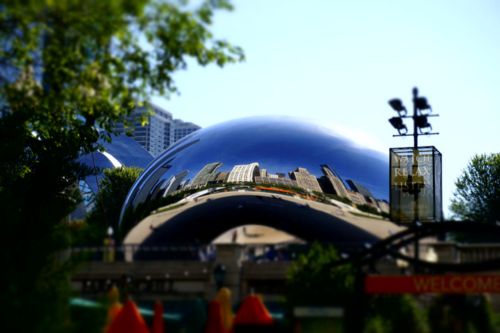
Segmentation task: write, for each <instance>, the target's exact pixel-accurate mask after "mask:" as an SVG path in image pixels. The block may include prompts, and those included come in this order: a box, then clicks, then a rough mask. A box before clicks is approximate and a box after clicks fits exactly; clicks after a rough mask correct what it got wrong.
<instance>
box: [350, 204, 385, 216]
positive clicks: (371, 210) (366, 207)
mask: <svg viewBox="0 0 500 333" xmlns="http://www.w3.org/2000/svg"><path fill="white" fill-rule="evenodd" d="M356 207H358V209H359V210H360V211H363V212H366V213H370V214H375V215H381V214H380V212H379V211H378V210H377V208H375V207H373V206H370V205H367V204H363V205H356Z"/></svg>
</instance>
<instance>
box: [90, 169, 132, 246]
mask: <svg viewBox="0 0 500 333" xmlns="http://www.w3.org/2000/svg"><path fill="white" fill-rule="evenodd" d="M141 172H142V169H141V168H133V167H120V168H112V169H105V170H104V178H103V179H102V180H101V181H100V183H99V187H100V189H99V192H98V193H97V195H96V197H95V203H94V208H93V209H92V211H91V212H90V214H89V216H88V217H87V224H88V226H89V228H88V229H87V232H88V236H89V239H87V242H88V241H90V242H91V243H94V244H95V243H97V245H101V243H102V240H103V238H104V237H105V235H106V229H107V228H108V227H112V228H113V230H114V231H115V232H116V233H118V232H119V231H120V228H119V225H118V222H119V219H120V212H121V209H122V206H123V203H124V202H125V198H126V197H127V194H128V192H129V190H130V188H131V187H132V185H133V184H134V182H135V180H136V179H137V178H138V177H139V175H140V174H141ZM124 232H126V231H124ZM120 236H124V235H118V239H121V237H120Z"/></svg>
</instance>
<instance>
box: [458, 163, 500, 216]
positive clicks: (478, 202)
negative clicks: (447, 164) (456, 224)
mask: <svg viewBox="0 0 500 333" xmlns="http://www.w3.org/2000/svg"><path fill="white" fill-rule="evenodd" d="M455 186H456V190H455V192H454V197H453V199H452V201H451V207H450V209H451V210H452V211H453V213H454V214H455V217H457V218H460V219H464V220H471V221H477V222H488V223H496V222H498V221H500V153H497V154H490V155H484V154H483V155H476V156H474V157H473V158H472V160H471V161H470V162H469V164H468V165H467V168H466V169H465V170H464V171H463V173H462V175H461V176H460V177H458V179H457V181H456V182H455Z"/></svg>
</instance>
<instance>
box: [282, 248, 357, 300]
mask: <svg viewBox="0 0 500 333" xmlns="http://www.w3.org/2000/svg"><path fill="white" fill-rule="evenodd" d="M338 260H339V256H338V254H337V251H336V250H335V248H333V246H331V245H321V244H320V243H314V244H312V246H311V249H310V250H309V251H308V252H307V253H305V254H301V255H300V256H299V257H298V258H297V260H295V261H294V262H293V264H292V266H291V267H290V270H289V272H288V276H287V290H288V292H287V298H288V301H289V302H290V303H291V304H292V305H293V306H295V305H332V304H338V305H345V304H348V303H349V300H350V299H351V297H352V295H353V293H354V273H353V270H352V268H351V267H350V266H349V265H344V266H341V267H338V268H335V269H332V268H331V267H332V264H333V263H334V262H336V261H338Z"/></svg>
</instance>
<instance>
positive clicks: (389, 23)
mask: <svg viewBox="0 0 500 333" xmlns="http://www.w3.org/2000/svg"><path fill="white" fill-rule="evenodd" d="M233 3H234V5H235V10H234V11H233V12H230V13H218V14H217V15H216V17H215V20H214V21H215V22H214V26H213V32H214V34H215V36H217V37H219V38H225V39H228V40H229V41H231V42H232V43H234V44H237V45H240V46H242V47H243V48H244V50H245V54H246V57H247V59H246V61H245V62H244V63H241V64H236V65H230V66H227V67H225V68H223V69H220V68H218V67H216V66H210V67H207V68H201V67H199V66H196V65H191V66H189V67H188V70H186V71H182V72H179V73H177V74H176V75H175V79H176V82H177V85H178V87H179V89H180V91H181V93H180V95H175V96H171V97H170V98H169V99H166V98H163V97H156V98H154V102H155V103H157V104H159V105H160V106H163V107H164V108H166V109H167V110H169V111H171V112H172V113H173V114H174V116H175V117H178V118H181V119H183V120H187V121H193V122H195V123H198V124H199V125H201V126H203V127H206V126H210V125H213V124H216V123H219V122H223V121H226V120H229V119H235V118H242V117H246V116H254V115H288V116H297V117H302V118H307V119H310V120H312V121H317V122H321V123H322V124H324V125H327V126H329V127H332V128H334V129H336V130H337V131H340V132H342V133H344V134H347V135H350V136H351V137H355V138H356V140H357V141H359V142H361V143H364V144H366V145H370V146H372V147H374V148H376V149H379V150H382V151H385V152H388V149H389V147H402V146H411V145H412V144H413V141H412V139H411V138H393V137H392V134H394V130H393V129H392V127H391V126H390V124H389V123H388V122H387V119H388V118H390V117H392V116H394V115H395V113H394V112H393V111H392V110H391V108H390V107H389V106H388V105H387V100H389V99H390V98H393V97H399V98H401V99H402V100H403V101H404V102H405V104H406V106H407V107H408V108H409V107H410V106H411V89H412V88H413V87H414V86H417V87H419V89H420V92H421V95H423V96H426V97H427V99H428V101H429V103H430V104H431V105H432V108H433V110H434V112H435V113H438V114H439V115H440V117H439V118H430V121H431V124H432V125H433V128H434V130H436V131H439V132H440V135H439V136H430V137H421V139H420V143H421V144H422V145H434V146H436V147H437V148H438V149H439V150H440V151H441V153H442V154H443V196H444V209H445V212H446V213H448V209H447V208H448V205H449V200H450V198H451V196H452V192H453V190H454V181H455V179H456V178H457V177H458V176H459V175H460V173H461V171H462V170H463V169H464V168H465V167H466V165H467V163H468V161H469V160H470V158H471V157H472V156H473V155H474V154H477V153H493V152H500V2H499V1H496V0H467V1H465V0H440V1H438V0H419V1H404V0H399V1H397V0H392V1H391V0H380V1H370V0H363V1H361V0H354V1H352V0H351V1H347V0H344V1H335V0H330V1H327V0H324V1H320V0H311V1H305V0H300V1H299V0H286V1H285V0H239V1H233ZM407 124H408V125H410V122H407ZM448 214H449V213H448Z"/></svg>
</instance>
